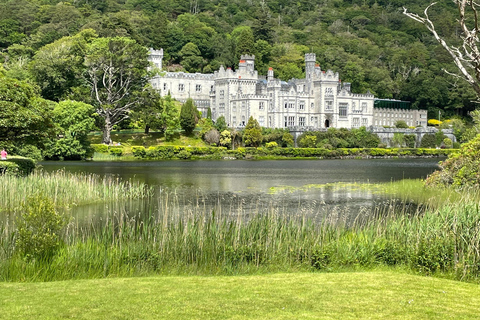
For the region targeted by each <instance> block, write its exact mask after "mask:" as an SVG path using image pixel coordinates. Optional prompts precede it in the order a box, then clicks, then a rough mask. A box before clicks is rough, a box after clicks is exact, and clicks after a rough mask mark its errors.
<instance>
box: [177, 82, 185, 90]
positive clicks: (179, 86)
mask: <svg viewBox="0 0 480 320" xmlns="http://www.w3.org/2000/svg"><path fill="white" fill-rule="evenodd" d="M178 91H180V92H183V91H185V85H184V84H183V83H179V84H178Z"/></svg>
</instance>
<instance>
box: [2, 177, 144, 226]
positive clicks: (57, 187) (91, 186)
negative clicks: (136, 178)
mask: <svg viewBox="0 0 480 320" xmlns="http://www.w3.org/2000/svg"><path fill="white" fill-rule="evenodd" d="M39 192H41V193H42V194H44V195H46V196H48V197H49V198H51V199H52V200H53V201H54V203H55V204H56V205H57V206H59V207H60V206H69V207H71V206H76V205H82V204H87V203H93V202H100V201H112V200H117V201H119V200H122V199H132V198H144V197H146V196H147V195H148V194H149V193H150V192H151V190H150V189H149V188H147V187H146V186H145V184H143V183H138V182H133V181H123V180H121V179H120V178H119V177H115V176H106V177H100V176H99V175H95V174H87V173H75V174H73V173H69V172H65V171H63V170H59V171H55V172H53V173H46V172H43V171H35V172H34V173H32V174H31V175H29V176H26V177H14V176H11V175H2V176H0V213H1V212H2V211H3V212H7V213H9V212H10V213H11V212H14V211H15V210H16V209H17V208H18V207H19V206H20V205H21V204H22V202H23V201H24V200H25V199H26V198H28V197H30V196H32V195H34V194H37V193H39ZM0 220H1V219H0Z"/></svg>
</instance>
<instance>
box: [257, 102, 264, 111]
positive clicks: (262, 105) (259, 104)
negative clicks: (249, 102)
mask: <svg viewBox="0 0 480 320" xmlns="http://www.w3.org/2000/svg"><path fill="white" fill-rule="evenodd" d="M258 109H259V110H263V109H265V102H259V103H258Z"/></svg>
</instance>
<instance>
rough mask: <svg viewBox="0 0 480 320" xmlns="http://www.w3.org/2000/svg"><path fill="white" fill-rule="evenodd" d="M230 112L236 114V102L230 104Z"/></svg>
mask: <svg viewBox="0 0 480 320" xmlns="http://www.w3.org/2000/svg"><path fill="white" fill-rule="evenodd" d="M232 111H233V112H237V103H236V102H232Z"/></svg>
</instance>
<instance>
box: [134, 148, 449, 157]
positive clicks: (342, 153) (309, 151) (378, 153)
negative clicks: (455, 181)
mask: <svg viewBox="0 0 480 320" xmlns="http://www.w3.org/2000/svg"><path fill="white" fill-rule="evenodd" d="M455 151H456V150H455V149H414V148H391V149H383V148H338V149H334V150H330V149H324V148H265V147H259V148H252V147H248V148H244V147H240V148H237V149H236V150H227V149H226V148H225V147H218V148H217V147H184V146H157V147H149V148H148V149H146V148H145V147H142V146H135V147H132V153H133V155H134V156H135V157H136V158H139V159H153V160H163V159H191V158H193V159H223V158H226V157H229V158H236V159H255V158H262V157H280V158H341V157H389V156H390V157H391V156H393V157H398V156H447V155H449V154H450V153H452V152H455Z"/></svg>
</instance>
